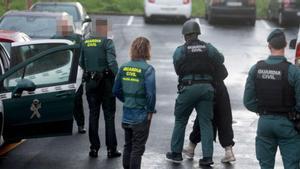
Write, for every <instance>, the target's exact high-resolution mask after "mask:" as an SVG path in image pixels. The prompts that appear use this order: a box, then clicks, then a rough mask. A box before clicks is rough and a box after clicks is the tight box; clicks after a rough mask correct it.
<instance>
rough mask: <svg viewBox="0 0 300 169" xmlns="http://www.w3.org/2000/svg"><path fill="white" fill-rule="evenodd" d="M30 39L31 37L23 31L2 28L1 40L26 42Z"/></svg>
mask: <svg viewBox="0 0 300 169" xmlns="http://www.w3.org/2000/svg"><path fill="white" fill-rule="evenodd" d="M29 40H30V37H29V36H28V35H26V34H25V33H23V32H16V31H10V30H0V42H24V41H29Z"/></svg>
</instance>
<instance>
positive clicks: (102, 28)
mask: <svg viewBox="0 0 300 169" xmlns="http://www.w3.org/2000/svg"><path fill="white" fill-rule="evenodd" d="M96 32H97V33H98V34H100V36H102V37H107V32H108V27H107V21H106V20H101V21H96Z"/></svg>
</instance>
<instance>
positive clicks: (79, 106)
mask: <svg viewBox="0 0 300 169" xmlns="http://www.w3.org/2000/svg"><path fill="white" fill-rule="evenodd" d="M72 22H73V20H72V18H68V17H62V18H61V19H59V20H58V24H57V34H56V35H54V36H53V37H52V39H67V40H70V41H72V42H74V43H81V41H82V37H81V35H79V34H76V33H74V28H73V27H72ZM82 95H83V85H82V83H80V85H79V88H78V89H77V92H76V95H75V103H74V110H73V114H74V118H75V121H76V123H77V126H78V133H80V134H84V133H86V129H85V127H84V110H83V102H82Z"/></svg>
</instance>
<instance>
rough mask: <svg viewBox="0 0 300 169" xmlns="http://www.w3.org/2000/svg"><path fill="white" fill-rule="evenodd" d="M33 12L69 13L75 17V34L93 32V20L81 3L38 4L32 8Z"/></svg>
mask: <svg viewBox="0 0 300 169" xmlns="http://www.w3.org/2000/svg"><path fill="white" fill-rule="evenodd" d="M30 10H31V11H41V12H43V11H48V12H67V13H68V14H69V15H71V16H72V17H73V22H74V25H75V32H76V33H77V34H80V35H83V36H85V35H87V34H88V33H89V32H90V30H91V25H90V22H91V18H90V17H89V16H88V14H87V12H86V10H85V9H84V8H83V6H82V5H81V4H80V3H79V2H37V3H35V4H33V5H32V6H31V8H30Z"/></svg>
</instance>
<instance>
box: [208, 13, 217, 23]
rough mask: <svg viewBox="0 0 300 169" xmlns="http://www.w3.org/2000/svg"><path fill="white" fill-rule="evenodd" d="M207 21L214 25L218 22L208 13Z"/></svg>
mask: <svg viewBox="0 0 300 169" xmlns="http://www.w3.org/2000/svg"><path fill="white" fill-rule="evenodd" d="M207 21H208V23H209V24H210V25H213V24H215V23H216V19H215V18H214V17H212V16H211V15H207Z"/></svg>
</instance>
